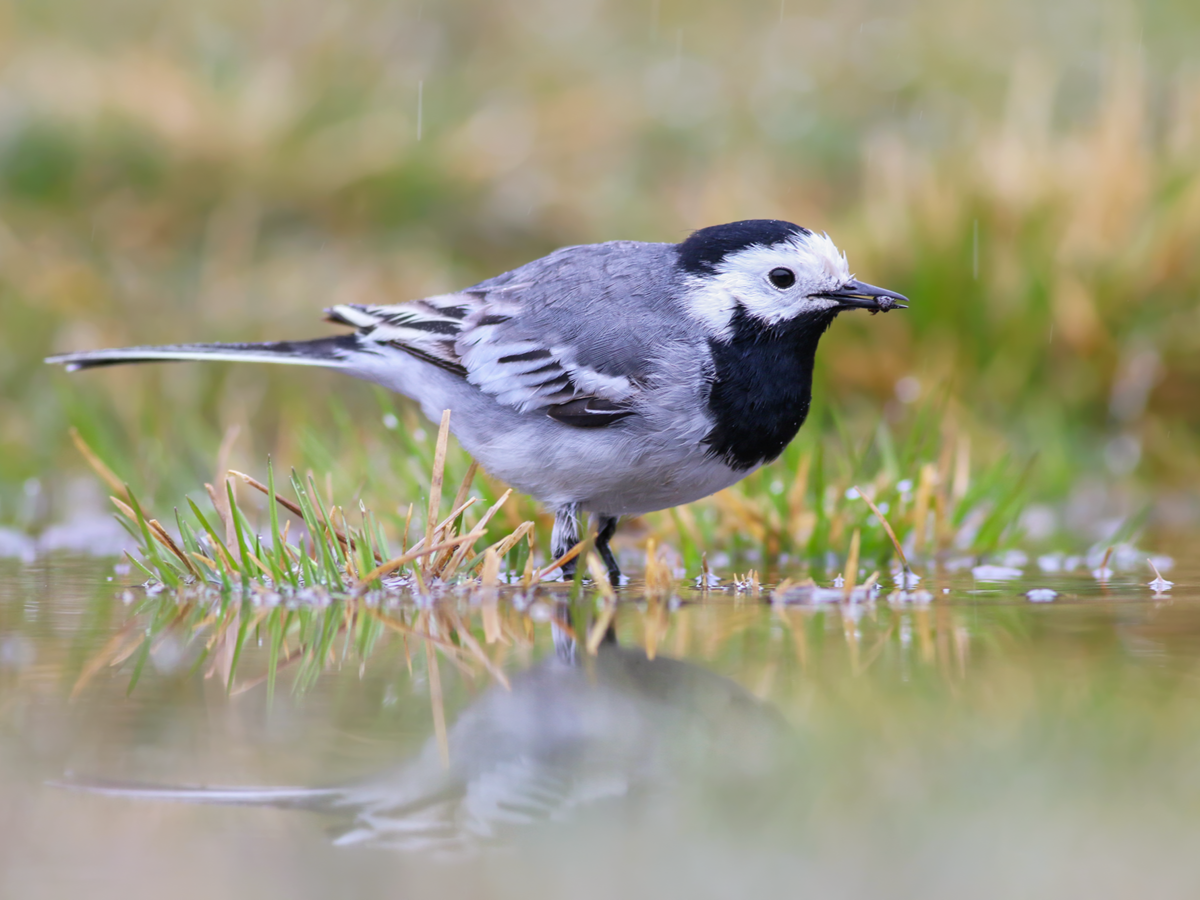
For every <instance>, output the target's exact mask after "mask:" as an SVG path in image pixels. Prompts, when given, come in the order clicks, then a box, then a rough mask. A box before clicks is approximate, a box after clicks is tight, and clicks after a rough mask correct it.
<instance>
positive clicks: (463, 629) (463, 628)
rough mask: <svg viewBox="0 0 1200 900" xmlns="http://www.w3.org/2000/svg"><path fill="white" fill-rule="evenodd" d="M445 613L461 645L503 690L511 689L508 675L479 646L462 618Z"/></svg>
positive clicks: (454, 614)
mask: <svg viewBox="0 0 1200 900" xmlns="http://www.w3.org/2000/svg"><path fill="white" fill-rule="evenodd" d="M447 615H448V616H449V617H450V623H451V624H452V625H453V626H454V631H455V633H457V634H458V639H459V640H460V641H462V643H463V646H464V647H466V648H467V649H468V650H469V651H471V655H472V656H474V657H475V658H476V659H477V660H479V664H480V665H482V666H483V667H484V669H486V670H487V673H488V674H489V675H491V676H492V678H494V679H495V680H496V681H497V683H499V684H502V685H503V686H504V689H505V690H511V689H512V686H511V685H510V684H509V683H508V676H507V675H505V674H504V670H503V669H501V668H500V667H499V666H497V665H496V664H495V663H494V662H492V660H491V657H489V656H488V655H487V653H485V652H484V650H483V648H482V647H480V646H479V641H477V640H475V635H473V634H471V629H470V628H468V627H467V625H466V623H465V622H463V620H462V618H461V617H460V616H458V615H457V614H456V613H447Z"/></svg>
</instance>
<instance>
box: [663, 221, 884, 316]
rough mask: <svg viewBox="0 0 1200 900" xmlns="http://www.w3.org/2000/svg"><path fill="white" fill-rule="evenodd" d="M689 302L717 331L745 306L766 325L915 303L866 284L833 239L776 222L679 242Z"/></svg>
mask: <svg viewBox="0 0 1200 900" xmlns="http://www.w3.org/2000/svg"><path fill="white" fill-rule="evenodd" d="M676 249H677V251H678V254H679V265H680V268H681V269H682V270H683V272H684V281H685V291H686V292H687V296H686V301H685V302H686V305H687V308H688V309H689V311H690V312H691V313H692V314H693V315H694V316H696V317H697V318H699V319H701V320H702V321H704V322H705V323H706V324H707V325H709V326H710V327H711V328H712V329H713V331H714V332H715V333H716V334H722V333H725V332H727V331H728V329H729V328H730V323H731V321H732V319H733V316H734V313H735V312H736V311H737V310H738V308H739V307H740V308H741V309H743V310H744V311H745V313H746V314H747V315H748V316H749V317H751V318H753V319H756V320H758V321H760V322H761V323H762V324H763V325H765V326H774V325H780V324H783V323H785V322H788V321H791V320H797V319H805V318H818V319H821V320H823V321H824V322H825V323H827V322H828V320H829V319H830V318H832V316H834V315H836V314H837V313H839V312H841V311H842V310H847V309H867V310H870V311H871V312H872V313H876V312H887V311H888V310H890V309H904V308H905V306H906V305H907V303H908V299H907V298H906V297H904V296H903V295H901V294H897V293H895V292H893V291H888V290H884V289H883V288H877V287H874V286H873V285H869V284H865V283H863V282H861V281H858V280H856V279H855V278H854V276H853V275H851V274H850V269H849V266H848V265H847V262H846V255H845V254H844V253H842V252H841V251H840V250H838V248H837V247H836V246H834V243H833V241H831V240H830V239H829V236H828V235H826V234H816V233H814V232H812V231H809V230H808V229H807V228H801V227H800V226H799V225H793V224H792V223H790V222H781V221H778V220H775V219H751V220H748V221H744V222H731V223H729V224H727V225H714V226H712V227H711V228H702V229H700V230H699V231H697V232H695V233H694V234H692V236H691V237H689V238H688V239H687V240H686V241H684V242H683V243H681V244H678V245H677V248H676Z"/></svg>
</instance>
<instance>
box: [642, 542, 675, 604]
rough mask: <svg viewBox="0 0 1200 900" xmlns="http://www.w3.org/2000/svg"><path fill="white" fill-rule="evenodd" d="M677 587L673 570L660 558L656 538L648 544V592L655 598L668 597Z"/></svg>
mask: <svg viewBox="0 0 1200 900" xmlns="http://www.w3.org/2000/svg"><path fill="white" fill-rule="evenodd" d="M674 586H675V578H674V576H673V575H672V573H671V568H670V566H668V565H667V564H666V563H665V562H663V561H662V560H661V559H660V558H659V554H658V547H657V545H656V544H655V541H654V538H651V539H650V540H649V541H647V542H646V592H647V593H648V594H651V595H654V596H666V595H668V594H670V593H671V591H672V589H673V588H674Z"/></svg>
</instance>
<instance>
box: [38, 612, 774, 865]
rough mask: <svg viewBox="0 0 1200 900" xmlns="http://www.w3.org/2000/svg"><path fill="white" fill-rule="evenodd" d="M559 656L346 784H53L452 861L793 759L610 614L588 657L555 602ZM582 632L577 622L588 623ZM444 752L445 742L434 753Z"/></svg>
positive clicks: (737, 696)
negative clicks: (211, 809) (225, 812)
mask: <svg viewBox="0 0 1200 900" xmlns="http://www.w3.org/2000/svg"><path fill="white" fill-rule="evenodd" d="M555 607H556V614H555V617H554V620H552V624H551V628H552V629H553V630H554V632H555V633H554V652H553V653H550V654H548V655H547V656H545V657H543V658H542V659H541V660H539V661H538V662H537V663H535V664H534V665H532V666H530V667H529V668H527V669H525V670H524V671H521V672H518V673H516V674H515V675H513V676H512V678H511V681H510V684H509V686H508V687H505V686H503V685H493V686H492V687H491V688H489V689H488V690H486V691H484V692H482V693H481V694H480V695H479V696H477V697H475V698H474V699H473V700H472V701H471V702H470V703H469V705H468V706H466V707H465V708H464V709H463V710H462V712H461V713H460V714H459V715H458V717H457V719H456V720H454V722H453V723H452V724H451V725H450V727H449V729H448V732H447V734H446V736H445V743H444V745H443V744H442V743H440V742H439V741H438V740H437V739H436V738H435V737H430V738H429V739H428V740H426V741H425V743H424V745H423V747H422V748H421V750H420V751H419V752H417V753H416V754H415V755H413V756H412V757H411V758H408V759H406V760H404V761H402V762H399V763H398V764H392V765H390V766H388V767H387V768H385V769H384V770H382V771H379V772H375V773H371V774H368V775H365V776H362V777H360V778H357V779H355V780H353V781H350V782H348V783H345V784H334V785H329V786H317V787H305V786H288V785H269V786H268V785H238V786H220V785H162V784H159V785H156V784H147V783H139V782H128V781H124V782H123V781H113V780H108V779H100V778H88V777H81V776H79V775H77V774H73V773H72V774H68V775H67V776H66V777H64V778H62V779H58V780H53V781H51V782H49V784H50V785H51V786H54V787H60V788H66V789H69V790H75V791H82V792H86V793H91V794H101V795H107V796H111V797H120V798H127V799H133V800H147V801H176V802H183V803H205V804H214V805H227V806H260V807H274V808H281V809H300V810H308V811H310V812H314V813H316V814H318V815H321V816H323V817H325V818H326V819H327V820H328V821H329V824H330V830H331V831H332V833H333V840H334V843H335V844H337V845H338V846H359V847H376V848H385V849H391V850H396V851H401V852H410V853H417V852H419V853H421V854H432V855H434V856H438V857H446V858H462V857H463V856H469V855H474V854H475V853H477V852H478V851H480V850H483V849H486V848H488V847H499V846H505V845H508V844H511V843H513V842H514V841H516V840H518V839H519V838H520V837H521V836H522V835H523V834H528V833H531V832H533V831H535V830H536V829H538V828H539V827H542V828H545V827H546V826H548V825H550V826H556V827H562V826H563V825H566V824H568V823H574V824H576V825H584V824H586V823H587V822H589V821H593V822H594V821H595V819H596V817H597V816H598V815H603V813H604V812H605V811H607V812H610V813H611V812H618V811H619V812H622V813H623V816H622V817H621V818H619V819H618V820H617V824H618V827H619V828H621V830H622V833H624V829H625V828H626V827H628V826H629V825H631V824H632V823H633V822H635V821H637V822H644V823H647V824H650V827H652V828H653V829H654V831H655V833H656V834H657V833H659V831H660V829H661V828H662V826H663V815H672V814H674V815H676V816H678V815H680V814H681V813H683V811H684V810H687V809H688V808H689V807H688V806H687V800H688V799H689V798H692V797H694V796H697V795H698V796H701V797H706V798H707V799H708V801H709V803H714V802H716V801H717V799H718V798H719V797H720V796H723V794H722V791H724V792H727V793H729V794H731V795H732V796H736V797H737V798H738V799H739V802H740V803H742V804H745V803H746V801H748V800H749V801H751V805H753V806H755V807H756V808H758V807H762V808H769V807H770V805H771V804H772V803H773V802H774V801H775V800H776V799H777V798H778V797H779V789H778V783H777V779H776V778H775V777H773V774H774V775H777V774H778V772H779V771H780V770H781V769H782V767H783V766H784V765H785V764H786V763H787V761H788V760H794V752H795V735H794V734H793V732H792V730H791V728H790V726H789V725H788V723H787V721H786V719H785V718H784V717H783V715H782V714H781V713H780V712H779V711H778V710H777V709H775V708H774V707H773V706H771V705H770V704H768V703H767V702H765V701H763V700H760V699H758V698H757V697H755V696H754V695H753V694H751V693H750V692H749V691H747V690H746V689H745V688H744V687H742V686H741V685H739V684H738V683H737V682H735V681H733V680H731V679H729V678H726V677H724V676H722V675H719V674H717V673H716V672H712V671H709V670H708V669H706V668H704V667H702V666H699V665H696V664H694V663H691V662H687V661H684V660H681V659H674V658H671V657H668V656H665V655H662V654H658V655H656V656H654V657H649V656H647V654H646V651H645V649H644V648H642V647H621V646H619V645H618V643H617V640H616V637H615V633H614V630H613V628H612V626H611V624H610V626H609V629H608V631H607V633H606V635H605V639H604V640H603V641H601V643H600V644H599V645H598V647H597V648H596V650H595V653H594V655H593V654H592V653H591V652H589V651H587V650H586V649H584V648H581V647H578V646H577V643H576V640H575V638H574V636H573V635H574V634H575V631H574V630H568V629H563V628H561V627H560V626H559V625H557V624H555V620H560V621H563V622H570V621H571V611H570V608H569V605H568V604H567V603H566V602H564V601H559V602H557V603H556V604H555ZM585 633H586V629H585ZM443 752H445V753H446V754H447V756H446V759H445V762H443V755H442V754H443Z"/></svg>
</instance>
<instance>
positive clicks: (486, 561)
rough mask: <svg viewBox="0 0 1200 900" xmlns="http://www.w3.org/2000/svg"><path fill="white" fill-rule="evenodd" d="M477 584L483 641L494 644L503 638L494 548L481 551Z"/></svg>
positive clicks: (497, 564)
mask: <svg viewBox="0 0 1200 900" xmlns="http://www.w3.org/2000/svg"><path fill="white" fill-rule="evenodd" d="M479 584H480V591H479V614H480V618H481V619H482V620H483V639H484V641H485V642H487V643H489V644H494V643H496V642H497V641H498V640H500V639H501V638H502V637H503V636H504V631H503V628H502V627H501V625H500V610H499V599H500V593H499V590H498V586H499V584H500V556H499V554H498V553H496V548H494V547H488V548H487V549H486V550H484V551H483V568H482V569H481V570H480V574H479Z"/></svg>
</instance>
